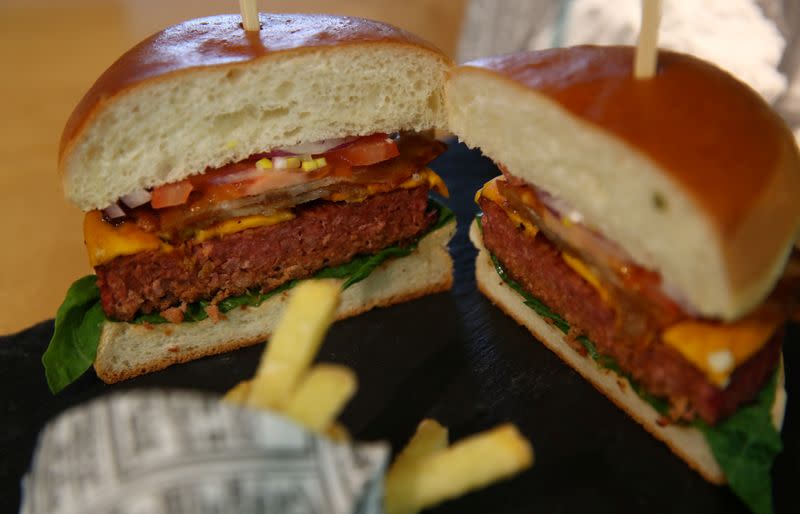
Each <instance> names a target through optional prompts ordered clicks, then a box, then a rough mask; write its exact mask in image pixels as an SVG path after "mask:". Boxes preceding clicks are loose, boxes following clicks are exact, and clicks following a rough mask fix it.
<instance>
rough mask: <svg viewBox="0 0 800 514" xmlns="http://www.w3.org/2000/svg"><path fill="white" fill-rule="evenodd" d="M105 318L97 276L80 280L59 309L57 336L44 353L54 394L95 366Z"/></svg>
mask: <svg viewBox="0 0 800 514" xmlns="http://www.w3.org/2000/svg"><path fill="white" fill-rule="evenodd" d="M105 320H106V316H105V314H104V313H103V309H102V307H101V305H100V291H99V290H98V289H97V283H96V280H95V276H94V275H87V276H85V277H83V278H81V279H78V280H77V281H76V282H75V283H73V284H72V286H70V288H69V290H68V291H67V296H66V298H64V303H62V304H61V307H59V308H58V312H57V313H56V322H55V330H54V331H53V337H52V338H51V339H50V344H49V345H48V347H47V350H46V351H45V352H44V355H42V364H43V365H44V371H45V376H46V377H47V385H48V386H49V387H50V390H51V391H52V392H53V393H57V392H59V391H61V390H62V389H64V388H65V387H67V386H68V385H69V384H71V383H72V382H74V381H75V380H77V379H78V377H80V376H81V375H83V374H84V373H85V372H86V370H87V369H89V367H90V366H91V365H92V363H93V362H94V358H95V355H96V354H97V344H98V343H99V342H100V332H101V330H102V326H103V323H104V322H105Z"/></svg>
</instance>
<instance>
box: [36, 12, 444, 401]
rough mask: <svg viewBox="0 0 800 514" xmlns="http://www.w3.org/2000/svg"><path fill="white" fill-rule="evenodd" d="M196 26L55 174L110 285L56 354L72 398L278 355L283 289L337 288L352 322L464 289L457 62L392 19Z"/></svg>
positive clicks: (75, 309)
mask: <svg viewBox="0 0 800 514" xmlns="http://www.w3.org/2000/svg"><path fill="white" fill-rule="evenodd" d="M260 21H261V30H260V31H258V32H246V31H245V30H243V28H242V26H241V24H240V18H239V17H238V16H233V15H230V16H214V17H210V18H203V19H197V20H192V21H188V22H185V23H181V24H179V25H176V26H173V27H170V28H167V29H166V30H164V31H162V32H160V33H158V34H156V35H154V36H152V37H150V38H149V39H147V40H145V41H143V42H142V43H140V44H139V45H137V46H136V47H134V48H133V49H131V50H130V51H128V52H127V53H126V54H124V55H123V56H122V57H121V58H120V59H119V60H117V61H116V62H115V63H114V64H113V65H111V67H110V68H108V70H106V71H105V73H103V75H102V76H101V77H100V78H99V79H98V80H97V82H96V83H95V84H94V85H93V86H92V88H91V89H90V90H89V92H88V93H87V94H86V95H85V96H84V98H83V99H82V100H81V102H80V103H79V105H78V106H77V107H76V109H75V111H74V112H73V113H72V116H71V117H70V119H69V121H68V122H67V125H66V127H65V129H64V133H63V136H62V140H61V147H60V155H59V167H60V170H61V173H62V175H63V184H64V190H65V194H66V196H67V198H68V199H69V200H71V201H72V202H73V203H75V204H76V205H77V206H78V207H80V208H81V209H82V210H84V211H86V217H85V222H84V238H85V242H86V246H87V249H88V253H89V261H90V263H91V265H92V267H93V268H94V271H95V275H90V276H88V277H84V278H83V279H81V280H79V281H77V282H76V283H75V284H74V285H73V286H72V288H71V289H70V291H69V293H68V294H67V298H66V300H65V302H64V304H63V305H62V307H61V309H59V312H58V316H57V318H56V328H55V334H54V336H53V340H52V341H51V343H50V347H49V348H48V350H47V353H46V354H45V355H44V357H43V362H44V364H45V368H46V372H47V378H48V382H49V384H50V387H51V389H52V390H53V391H58V390H60V389H62V388H63V387H65V386H66V385H67V384H69V383H70V382H72V381H73V380H75V379H76V378H77V377H78V376H80V375H81V374H82V373H83V372H84V371H85V370H86V369H88V367H89V366H90V365H91V364H92V363H93V364H94V367H95V370H96V371H97V374H98V376H99V377H100V378H101V379H103V380H104V381H106V382H109V383H112V382H116V381H119V380H123V379H127V378H130V377H133V376H136V375H139V374H142V373H147V372H151V371H155V370H159V369H162V368H164V367H166V366H169V365H171V364H174V363H178V362H184V361H188V360H191V359H196V358H199V357H202V356H205V355H211V354H216V353H220V352H224V351H228V350H232V349H235V348H238V347H241V346H244V345H247V344H252V343H255V342H258V341H262V340H264V338H266V337H267V336H268V335H269V334H270V332H271V331H272V329H273V327H274V325H275V322H276V320H277V319H278V317H279V314H280V311H281V309H282V306H283V304H284V301H285V298H286V290H287V289H289V288H291V287H292V286H293V285H294V284H296V283H297V281H298V280H303V279H307V278H309V277H329V278H338V279H340V280H341V281H342V286H343V288H345V291H344V294H343V298H342V302H341V307H340V309H339V311H338V317H339V318H342V317H347V316H353V315H356V314H358V313H361V312H364V311H366V310H369V309H371V308H373V307H376V306H385V305H391V304H394V303H397V302H401V301H405V300H410V299H412V298H416V297H419V296H422V295H426V294H429V293H433V292H437V291H442V290H446V289H448V288H449V287H450V286H451V284H452V261H451V259H450V256H449V254H448V251H447V243H448V241H449V240H450V238H451V236H452V234H453V231H454V229H455V220H454V217H453V216H452V213H451V212H450V211H449V210H448V209H447V208H446V207H445V206H443V205H442V204H440V203H438V202H436V201H434V200H431V199H429V192H430V191H432V190H433V191H437V192H438V193H441V194H442V195H444V196H446V195H447V189H446V187H445V185H444V183H443V182H442V180H441V179H440V178H439V177H438V176H437V175H436V173H434V172H433V171H432V170H430V169H429V168H427V164H428V163H429V162H430V161H431V160H433V159H434V158H435V157H436V156H437V155H439V154H440V153H442V152H443V151H444V149H445V147H444V145H443V144H442V143H440V142H438V141H437V140H435V139H434V138H433V137H432V133H433V130H434V129H436V128H438V127H443V126H444V125H445V122H446V116H445V113H444V102H443V83H444V77H445V73H446V70H447V69H448V68H449V67H450V65H451V62H450V60H449V59H448V58H447V57H446V56H445V55H444V54H442V53H441V52H440V51H439V50H437V49H436V48H434V47H433V46H431V45H430V44H428V43H426V42H425V41H422V40H420V39H419V38H417V37H415V36H413V35H411V34H408V33H405V32H403V31H401V30H399V29H397V28H394V27H392V26H389V25H385V24H382V23H378V22H373V21H368V20H363V19H355V18H345V17H336V16H326V15H264V14H262V15H261V18H260Z"/></svg>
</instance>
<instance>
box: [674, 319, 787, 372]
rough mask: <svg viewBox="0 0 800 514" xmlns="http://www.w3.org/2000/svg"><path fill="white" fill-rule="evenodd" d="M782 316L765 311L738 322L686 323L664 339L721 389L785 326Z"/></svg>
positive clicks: (678, 325) (682, 323)
mask: <svg viewBox="0 0 800 514" xmlns="http://www.w3.org/2000/svg"><path fill="white" fill-rule="evenodd" d="M783 321H784V320H783V318H782V317H781V316H779V315H775V314H771V313H768V312H766V311H764V310H762V311H756V312H755V313H754V314H751V315H750V316H748V317H746V318H744V319H742V320H739V321H736V322H734V323H727V324H722V323H712V322H710V321H697V320H691V321H684V322H681V323H678V324H677V325H673V326H671V327H669V328H668V329H667V330H665V331H664V333H663V334H661V340H662V341H663V342H664V343H666V344H668V345H669V346H671V347H673V348H675V349H676V350H678V352H680V353H681V355H683V356H684V357H685V358H686V359H687V360H688V361H689V362H691V363H692V364H694V365H695V366H696V367H697V368H698V369H700V370H701V371H702V372H703V373H704V374H705V375H706V376H707V377H708V379H709V380H710V381H711V382H712V383H714V384H716V385H717V386H719V387H725V386H726V385H727V384H728V381H729V380H730V376H731V373H732V372H733V370H735V369H736V368H737V367H738V366H739V365H740V364H741V363H743V362H745V361H746V360H747V359H749V358H750V357H752V356H753V355H754V354H755V353H756V352H757V351H758V350H760V349H761V348H762V347H763V346H764V344H766V343H767V341H769V340H770V338H772V336H773V335H774V334H775V331H776V330H777V329H778V328H779V327H780V326H781V324H782V323H783Z"/></svg>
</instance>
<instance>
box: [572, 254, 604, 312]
mask: <svg viewBox="0 0 800 514" xmlns="http://www.w3.org/2000/svg"><path fill="white" fill-rule="evenodd" d="M561 258H562V259H563V260H564V262H565V263H567V266H569V267H570V268H572V270H573V271H574V272H575V273H577V274H578V275H580V276H581V277H582V278H583V279H584V280H585V281H587V282H588V283H589V285H591V286H592V287H594V288H595V290H596V291H597V292H598V293H599V294H600V298H602V299H603V301H604V302H607V301H608V299H609V294H608V290H607V289H606V288H605V287H603V284H602V283H601V282H600V279H599V278H597V275H595V274H594V273H592V270H590V269H589V266H587V265H586V264H584V262H583V261H582V260H580V259H578V258H577V257H573V256H572V255H570V254H568V253H565V252H561Z"/></svg>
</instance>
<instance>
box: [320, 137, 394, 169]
mask: <svg viewBox="0 0 800 514" xmlns="http://www.w3.org/2000/svg"><path fill="white" fill-rule="evenodd" d="M398 155H400V150H399V149H398V148H397V143H396V142H395V141H394V140H392V139H389V137H387V136H386V134H373V135H371V136H366V137H362V138H359V139H357V140H356V141H353V143H351V144H349V145H347V146H345V147H343V148H339V149H338V150H332V151H330V152H328V153H327V154H325V157H326V158H331V159H340V160H342V161H345V162H347V163H349V164H351V165H352V166H369V165H370V164H375V163H378V162H383V161H386V160H388V159H391V158H392V157H397V156H398Z"/></svg>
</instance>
